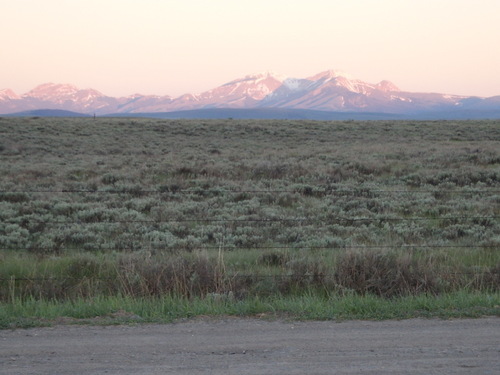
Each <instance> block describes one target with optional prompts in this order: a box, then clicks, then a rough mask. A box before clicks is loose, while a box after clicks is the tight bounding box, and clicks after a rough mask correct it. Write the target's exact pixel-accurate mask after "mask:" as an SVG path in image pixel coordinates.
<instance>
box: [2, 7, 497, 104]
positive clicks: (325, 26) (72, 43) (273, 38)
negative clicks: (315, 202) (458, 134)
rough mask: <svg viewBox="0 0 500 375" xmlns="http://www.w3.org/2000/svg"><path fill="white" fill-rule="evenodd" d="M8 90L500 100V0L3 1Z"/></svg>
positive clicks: (4, 79) (5, 83) (4, 85)
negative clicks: (273, 81)
mask: <svg viewBox="0 0 500 375" xmlns="http://www.w3.org/2000/svg"><path fill="white" fill-rule="evenodd" d="M0 14H1V15H2V20H1V22H0V46H1V56H0V89H3V88H10V89H13V90H14V91H15V92H17V93H18V94H23V93H25V92H26V91H28V90H30V89H32V88H33V87H35V86H36V85H38V84H41V83H45V82H54V83H72V84H75V85H76V86H78V87H80V88H94V89H97V90H99V91H101V92H103V93H104V94H107V95H113V96H122V95H123V96H125V95H130V94H133V93H142V94H158V95H167V94H168V95H172V96H178V95H181V94H183V93H186V92H191V93H199V92H202V91H204V90H208V89H211V88H213V87H216V86H219V85H221V84H223V83H226V82H228V81H230V80H232V79H235V78H239V77H242V76H245V75H247V74H251V73H256V72H260V71H269V70H271V71H274V72H276V73H278V74H282V75H286V76H292V77H298V78H303V77H307V76H310V75H313V74H316V73H318V72H321V71H324V70H328V69H339V70H343V71H345V72H347V73H349V74H350V75H351V76H353V77H355V78H359V79H361V80H364V81H367V82H373V83H375V82H379V81H381V80H384V79H387V80H390V81H392V82H393V83H395V84H396V85H397V86H399V87H400V88H401V89H402V90H406V91H420V92H440V93H449V94H461V95H478V96H493V95H500V47H499V43H500V42H499V41H500V1H499V0H418V1H417V0H343V1H338V0H239V1H235V0H140V1H139V0H43V1H42V0H0Z"/></svg>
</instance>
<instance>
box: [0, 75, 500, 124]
mask: <svg viewBox="0 0 500 375" xmlns="http://www.w3.org/2000/svg"><path fill="white" fill-rule="evenodd" d="M211 108H213V109H216V108H219V109H222V108H228V109H263V108H271V109H273V108H274V109H293V110H296V109H304V110H318V111H332V112H359V113H372V112H373V113H387V114H417V113H425V112H432V111H434V112H436V111H443V112H446V111H457V110H475V111H479V110H481V111H483V112H484V113H492V114H493V115H494V116H496V115H495V113H497V112H498V113H499V114H500V104H499V100H498V98H497V97H493V98H478V97H464V96H458V95H444V94H435V93H434V94H430V93H411V92H405V91H401V90H400V89H399V88H398V87H397V86H396V85H394V84H393V83H392V82H389V81H387V80H384V81H381V82H379V83H367V82H364V81H361V80H359V79H355V78H352V77H351V76H349V75H348V74H346V73H344V72H341V71H336V70H327V71H324V72H321V73H318V74H316V75H313V76H311V77H307V78H293V77H284V76H280V75H277V74H273V73H270V72H266V73H259V74H252V75H247V76H245V77H243V78H238V79H235V80H232V81H230V82H228V83H225V84H223V85H221V86H219V87H216V88H213V89H211V90H208V91H205V92H202V93H199V94H185V95H182V96H179V97H176V98H174V97H171V96H168V95H167V96H156V95H141V94H135V95H131V96H127V97H121V98H115V97H110V96H106V95H104V94H102V93H101V92H99V91H97V90H94V89H79V88H77V87H76V86H73V85H70V84H54V83H45V84H42V85H39V86H37V87H35V88H34V89H33V90H31V91H29V92H27V93H25V94H23V95H21V96H20V95H17V94H16V93H15V92H13V91H12V90H10V89H3V90H0V113H3V114H8V113H15V112H23V111H30V110H36V109H55V110H66V111H73V112H78V113H83V114H94V113H97V114H99V115H103V114H113V113H117V114H120V113H122V114H123V113H131V114H132V113H158V112H173V111H184V110H197V109H211Z"/></svg>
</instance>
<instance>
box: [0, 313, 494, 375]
mask: <svg viewBox="0 0 500 375" xmlns="http://www.w3.org/2000/svg"><path fill="white" fill-rule="evenodd" d="M499 368H500V319H499V318H494V317H492V318H483V319H469V320H467V319H465V320H464V319H457V320H435V319H432V320H423V319H411V320H403V321H382V322H378V321H347V322H340V323H339V322H288V321H266V320H259V319H233V318H228V319H224V320H211V319H201V320H194V321H188V322H182V323H175V324H166V325H150V324H144V325H140V324H139V325H133V326H76V325H57V326H55V327H50V328H34V329H19V330H12V331H0V374H69V373H72V374H174V373H175V374H332V373H335V374H360V373H370V374H403V373H405V374H434V373H436V374H437V373H439V374H498V369H499Z"/></svg>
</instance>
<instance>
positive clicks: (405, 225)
mask: <svg viewBox="0 0 500 375" xmlns="http://www.w3.org/2000/svg"><path fill="white" fill-rule="evenodd" d="M0 161H1V163H0V176H1V177H0V248H1V253H0V261H1V262H0V301H1V303H2V305H4V307H8V308H10V309H11V310H10V311H17V312H16V313H15V314H18V315H19V314H21V313H20V311H22V310H23V308H21V307H23V306H24V307H25V310H24V311H28V310H29V308H28V306H33V304H34V303H35V304H39V305H40V306H41V305H43V304H49V305H50V304H60V305H61V306H63V305H64V304H67V303H73V304H75V303H77V302H78V303H81V304H89V303H91V301H94V302H95V301H100V302H99V303H101V302H102V301H103V299H106V298H109V301H111V300H113V301H115V302H113V303H110V304H109V305H110V306H111V305H112V307H110V308H109V309H110V310H109V311H108V312H112V311H115V310H120V308H119V303H117V302H116V301H117V298H118V299H120V298H121V299H122V301H123V304H128V306H133V303H132V302H131V301H134V300H135V301H143V302H144V301H146V300H147V301H148V303H151V301H155V300H157V301H159V300H163V301H165V300H164V299H165V298H170V299H171V300H170V301H174V300H175V301H179V300H182V301H184V302H185V303H189V301H192V303H193V304H200V305H199V306H212V307H213V305H214V304H220V305H224V306H225V307H224V308H223V309H222V310H223V311H224V313H230V312H231V311H233V312H235V313H239V314H245V311H247V313H260V312H263V311H265V310H266V307H265V306H268V310H271V311H276V310H277V308H276V305H274V307H273V304H272V301H275V302H276V303H278V301H279V304H281V305H282V306H284V305H283V301H284V299H286V298H289V299H290V301H292V300H294V301H295V302H293V303H296V301H297V298H303V299H304V301H305V300H311V299H313V297H314V299H315V301H316V302H315V303H317V301H326V304H332V303H341V302H339V301H341V300H342V298H344V301H352V298H360V299H361V300H360V301H362V299H363V298H364V299H365V300H364V301H372V299H373V298H375V299H378V300H379V301H381V302H380V303H385V302H384V301H391V302H392V303H393V304H394V303H396V302H395V301H397V300H404V299H406V301H408V298H410V299H411V298H417V299H418V298H429V299H432V300H433V301H439V299H441V301H443V300H447V298H449V296H451V295H455V296H460V297H457V298H458V299H462V300H463V299H464V298H465V299H467V298H469V299H470V300H471V301H475V302H470V304H469V305H467V306H462V307H463V311H465V310H467V309H470V308H472V309H474V308H476V309H475V311H476V313H477V314H481V311H484V312H485V313H487V314H494V315H495V314H496V315H497V314H499V311H498V305H499V304H500V298H499V287H500V251H499V250H500V122H499V121H493V120H492V121H429V122H425V121H420V122H410V121H407V122H405V121H371V122H355V121H344V122H319V121H305V120H304V121H285V120H277V121H273V120H232V119H225V120H206V121H204V120H156V119H124V118H120V119H113V118H97V119H92V118H80V119H78V118H75V119H68V118H0ZM464 296H467V297H464ZM263 300H265V301H266V303H265V304H263V305H259V303H261V302H262V301H263ZM479 300H481V301H482V302H478V301H479ZM186 301H187V302H186ZM259 301H260V302H259ZM332 301H336V302H332ZM163 303H164V302H163ZM245 303H246V304H248V306H249V307H248V309H247V310H245V308H243V307H242V306H244V304H245ZM370 303H372V302H370ZM370 303H368V305H369V304H370ZM471 304H472V305H471ZM474 304H475V305H474ZM95 305H97V303H95ZM257 305H258V306H260V307H259V308H256V307H255V306H257ZM423 305H424V306H425V303H423ZM456 305H457V306H458V305H460V306H461V304H460V303H457V304H456ZM80 306H81V305H80ZM142 306H144V303H143V305H142ZM183 306H184V305H183ZM191 306H194V305H191ZM235 306H236V307H235ZM237 306H239V307H237ZM289 306H290V305H289ZM322 306H324V305H322ZM447 306H448V305H447ZM449 306H450V309H453V303H450V304H449ZM19 309H20V310H19ZM113 309H114V310H113ZM130 309H132V310H134V309H133V308H132V307H131V308H130ZM130 309H129V310H130ZM186 309H187V310H189V308H186ZM231 309H233V310H231ZM273 309H274V310H273ZM280 309H281V311H284V310H286V308H285V307H283V308H279V309H278V310H280ZM481 309H484V310H481ZM160 310H161V309H160ZM160 310H159V311H160ZM243 310H245V311H243ZM298 310H300V308H299V309H298ZM375 310H377V309H375ZM417 310H418V311H424V310H427V311H428V309H426V308H422V304H419V305H418V307H416V308H415V309H414V311H417ZM431 310H432V308H431ZM134 311H135V310H134ZM161 311H162V310H161ZM302 311H308V308H307V307H304V308H303V309H302ZM80 312H81V309H80ZM206 312H207V311H206V310H203V308H201V309H200V313H206ZM94 313H96V314H97V312H95V311H94ZM102 313H103V311H102V309H101V310H99V314H102ZM13 314H14V312H13ZM29 314H32V315H36V314H37V313H36V312H34V310H30V313H29ZM158 314H159V313H158ZM192 314H193V312H192V311H191V313H189V311H188V312H186V313H185V315H192ZM293 314H296V315H297V314H298V313H297V312H296V311H295V312H293ZM328 314H330V315H321V314H316V315H315V314H314V312H312V313H310V314H309V315H308V316H311V317H313V316H314V317H323V318H335V316H338V314H340V315H342V314H344V313H338V312H337V313H333V312H330V313H328ZM335 314H337V315H335ZM21 315H22V314H21ZM91 315H92V312H88V315H87V316H91ZM143 315H147V313H146V312H144V311H143ZM298 315H300V314H298ZM345 315H346V314H344V315H342V316H344V317H345ZM389 315H390V314H389ZM414 315H416V316H418V315H419V314H418V313H411V314H410V316H414ZM424 315H425V314H424ZM459 315H460V314H459ZM180 316H182V314H180ZM400 316H405V315H404V313H403V314H402V315H401V314H400ZM363 317H366V315H363ZM372 317H377V312H376V311H374V312H373V316H372ZM9 319H11V320H12V318H11V317H10V318H9V317H5V318H4V321H5V322H11V320H9ZM6 324H11V323H5V324H4V325H6Z"/></svg>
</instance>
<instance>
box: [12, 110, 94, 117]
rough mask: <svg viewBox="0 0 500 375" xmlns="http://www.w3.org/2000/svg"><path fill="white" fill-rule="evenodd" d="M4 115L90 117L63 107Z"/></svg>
mask: <svg viewBox="0 0 500 375" xmlns="http://www.w3.org/2000/svg"><path fill="white" fill-rule="evenodd" d="M4 116H9V117H30V116H39V117H90V115H86V114H84V113H78V112H73V111H65V110H63V109H33V110H31V111H22V112H16V113H10V114H7V115H4Z"/></svg>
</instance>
